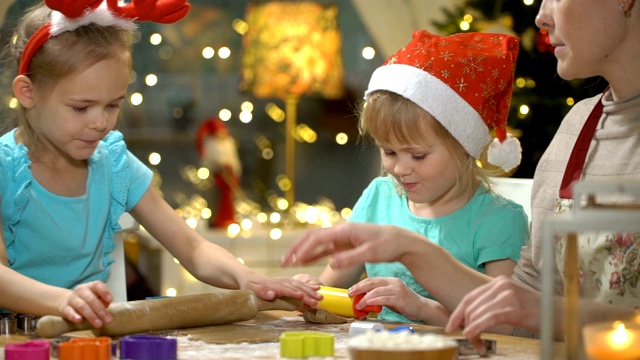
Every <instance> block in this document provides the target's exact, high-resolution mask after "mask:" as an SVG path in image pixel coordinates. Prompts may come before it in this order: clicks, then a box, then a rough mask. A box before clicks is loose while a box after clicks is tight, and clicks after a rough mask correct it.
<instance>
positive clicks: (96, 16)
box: [50, 1, 136, 36]
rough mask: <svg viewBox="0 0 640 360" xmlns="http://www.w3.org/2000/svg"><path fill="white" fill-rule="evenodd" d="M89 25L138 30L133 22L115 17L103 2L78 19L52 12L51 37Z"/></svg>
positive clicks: (86, 11)
mask: <svg viewBox="0 0 640 360" xmlns="http://www.w3.org/2000/svg"><path fill="white" fill-rule="evenodd" d="M89 24H97V25H100V26H115V27H117V28H119V29H122V30H128V31H131V30H134V29H135V28H136V24H135V22H134V21H133V20H131V19H123V18H121V17H118V16H116V15H114V14H113V13H112V12H111V10H109V9H108V8H107V2H106V1H103V2H102V3H101V4H100V6H98V7H97V8H96V9H87V10H85V12H84V14H82V16H79V17H77V18H68V17H66V16H64V14H62V13H61V12H59V11H52V12H51V30H50V33H51V36H56V35H59V34H61V33H63V32H65V31H73V30H75V29H78V28H80V27H82V26H86V25H89Z"/></svg>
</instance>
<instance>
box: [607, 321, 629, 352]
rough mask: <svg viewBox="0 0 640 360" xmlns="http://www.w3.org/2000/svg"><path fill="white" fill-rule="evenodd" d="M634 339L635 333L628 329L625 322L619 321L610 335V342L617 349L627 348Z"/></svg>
mask: <svg viewBox="0 0 640 360" xmlns="http://www.w3.org/2000/svg"><path fill="white" fill-rule="evenodd" d="M632 341H633V334H631V333H630V332H629V331H627V329H626V328H625V326H624V324H623V323H619V324H618V326H617V327H616V329H615V330H614V331H612V332H611V334H610V336H609V343H610V344H611V346H612V347H613V348H616V349H621V348H626V347H628V346H629V345H631V342H632Z"/></svg>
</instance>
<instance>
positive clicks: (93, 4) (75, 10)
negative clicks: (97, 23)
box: [45, 0, 102, 18]
mask: <svg viewBox="0 0 640 360" xmlns="http://www.w3.org/2000/svg"><path fill="white" fill-rule="evenodd" d="M45 3H46V4H47V7H48V8H49V9H52V10H56V11H59V12H61V13H62V14H64V16H66V17H68V18H77V17H80V16H81V15H82V14H84V12H85V10H87V9H95V8H97V7H98V6H100V4H101V3H102V0H45Z"/></svg>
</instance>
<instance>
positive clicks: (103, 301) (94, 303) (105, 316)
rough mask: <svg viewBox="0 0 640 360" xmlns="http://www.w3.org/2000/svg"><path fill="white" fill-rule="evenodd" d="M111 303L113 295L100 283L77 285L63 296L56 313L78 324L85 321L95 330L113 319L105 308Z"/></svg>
mask: <svg viewBox="0 0 640 360" xmlns="http://www.w3.org/2000/svg"><path fill="white" fill-rule="evenodd" d="M111 301H113V295H111V292H110V291H109V288H108V287H107V285H106V284H105V283H103V282H102V281H92V282H89V283H86V284H81V285H78V286H77V287H76V288H75V289H74V290H73V291H71V292H69V293H68V295H67V296H64V297H63V299H62V301H61V303H60V305H59V306H58V312H59V313H60V315H61V316H62V317H64V318H65V319H67V320H69V321H72V322H74V323H78V322H80V321H82V319H83V318H84V319H87V321H89V322H90V323H91V325H93V326H94V327H96V328H100V327H102V326H103V325H104V324H108V323H110V322H111V321H112V320H113V318H112V317H111V314H110V313H109V311H107V307H108V306H109V304H111Z"/></svg>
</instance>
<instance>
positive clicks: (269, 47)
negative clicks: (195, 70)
mask: <svg viewBox="0 0 640 360" xmlns="http://www.w3.org/2000/svg"><path fill="white" fill-rule="evenodd" d="M337 16H338V7H337V6H335V5H328V6H327V5H320V4H316V3H313V2H286V1H274V2H267V3H260V4H251V5H249V7H248V8H247V14H246V22H247V24H248V27H249V28H248V30H247V32H246V33H245V35H244V38H243V56H242V67H241V84H240V87H241V90H243V91H248V92H251V93H252V94H253V95H254V96H256V97H259V98H268V97H276V98H280V99H286V98H288V97H291V96H294V97H300V96H301V95H318V96H321V97H324V98H338V97H340V96H342V94H343V91H344V87H343V76H344V70H343V66H342V58H341V54H340V51H341V46H342V45H341V37H340V32H339V30H338V24H337Z"/></svg>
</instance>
